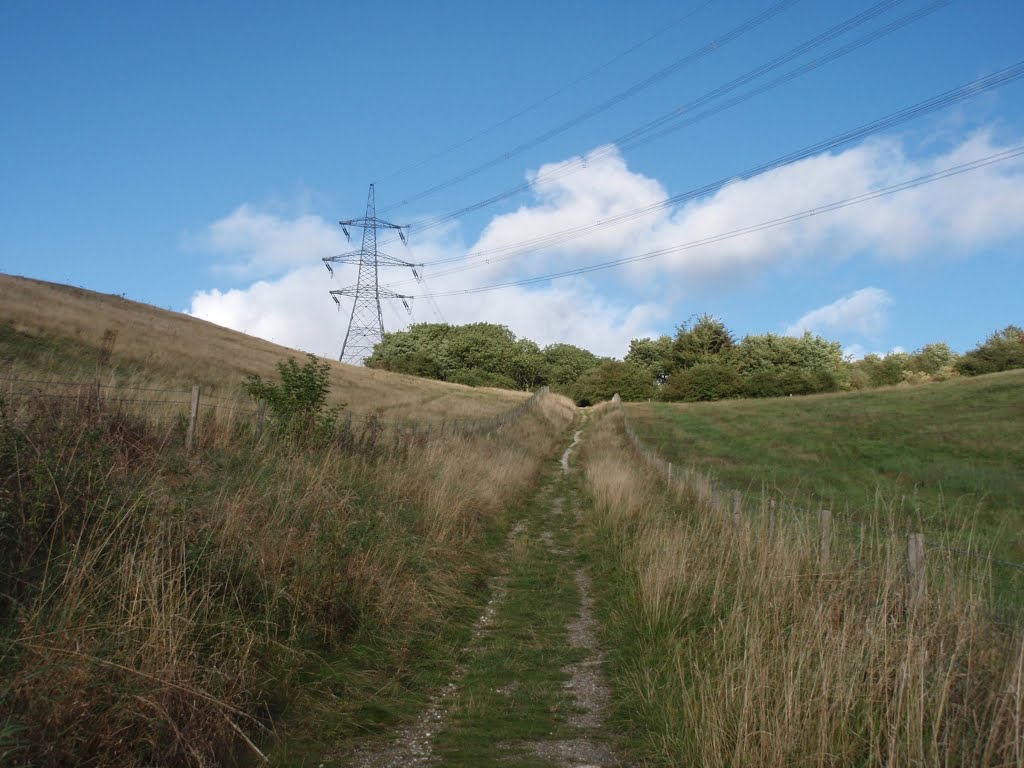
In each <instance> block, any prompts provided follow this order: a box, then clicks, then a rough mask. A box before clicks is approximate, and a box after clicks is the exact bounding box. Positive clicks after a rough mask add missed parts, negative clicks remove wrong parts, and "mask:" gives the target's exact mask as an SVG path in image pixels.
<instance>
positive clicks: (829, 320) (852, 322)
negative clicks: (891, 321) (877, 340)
mask: <svg viewBox="0 0 1024 768" xmlns="http://www.w3.org/2000/svg"><path fill="white" fill-rule="evenodd" d="M891 305H892V296H890V295H889V293H888V291H885V290H883V289H881V288H861V289H860V290H859V291H854V292H853V293H851V294H849V295H848V296H844V297H842V298H841V299H837V300H836V301H833V302H832V303H831V304H826V305H825V306H824V307H818V308H817V309H812V310H811V311H810V312H807V313H806V314H805V315H804V316H803V317H801V318H800V319H799V320H797V321H796V322H795V323H793V324H792V325H790V326H789V327H788V328H786V331H785V333H786V335H787V336H800V335H802V334H803V333H804V332H805V331H810V332H811V333H817V334H821V335H825V336H827V335H829V334H837V333H838V334H842V333H850V332H853V333H856V334H857V335H858V336H867V337H869V338H874V337H877V336H878V335H879V334H880V333H881V332H882V331H883V330H884V329H885V326H886V323H887V321H888V312H889V307H890V306H891Z"/></svg>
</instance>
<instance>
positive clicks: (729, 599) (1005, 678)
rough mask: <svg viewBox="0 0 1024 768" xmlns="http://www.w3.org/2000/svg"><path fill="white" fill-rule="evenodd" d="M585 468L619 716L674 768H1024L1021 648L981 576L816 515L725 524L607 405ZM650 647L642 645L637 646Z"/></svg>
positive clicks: (701, 492)
mask: <svg viewBox="0 0 1024 768" xmlns="http://www.w3.org/2000/svg"><path fill="white" fill-rule="evenodd" d="M595 421H596V423H595V426H594V427H593V428H592V430H591V433H590V436H589V438H588V440H587V441H586V443H585V448H584V451H583V461H584V463H585V467H586V478H587V482H588V484H589V487H590V489H591V493H592V495H593V513H592V518H591V519H592V522H593V523H594V525H595V527H596V529H597V530H599V531H601V532H602V533H601V535H602V538H603V540H604V542H605V546H606V547H607V549H608V551H609V552H610V553H613V555H614V557H615V559H616V561H617V564H618V567H619V568H621V569H622V572H623V574H624V575H625V577H626V578H625V579H624V580H620V581H619V582H618V583H621V584H625V585H627V586H625V587H623V588H622V592H621V594H620V595H619V596H618V598H617V599H618V600H619V601H620V602H619V604H618V609H617V610H616V611H615V612H614V613H613V615H614V616H616V617H617V618H618V621H619V622H620V623H619V626H617V627H613V629H612V632H613V633H615V634H616V635H618V636H619V637H620V638H631V639H628V640H623V642H626V643H631V644H633V645H634V646H635V647H634V648H633V649H632V650H631V651H630V653H629V654H628V655H624V658H622V659H621V661H620V664H619V666H618V668H617V677H618V683H619V691H620V694H621V695H622V697H623V700H624V701H625V702H626V705H625V706H624V710H625V711H627V712H628V713H629V717H631V718H632V719H633V721H634V724H635V725H636V726H639V727H641V728H642V729H643V733H644V739H643V740H644V742H645V746H646V747H647V748H648V749H649V750H650V751H651V752H653V753H656V754H657V755H658V756H659V757H660V759H661V760H664V761H666V762H669V763H671V764H687V765H690V764H697V765H707V766H726V765H729V766H739V765H742V766H754V765H758V766H761V765H763V766H790V765H900V766H902V765H972V766H973V765H981V766H996V765H1021V764H1022V763H1024V718H1022V713H1024V680H1022V670H1024V666H1022V665H1024V655H1022V654H1024V646H1022V640H1021V635H1020V633H1019V631H1017V630H1016V629H1013V628H1007V627H1004V626H1001V625H1000V624H999V623H998V622H997V621H996V620H994V619H993V617H992V615H991V614H990V612H989V608H988V605H987V603H986V599H985V596H986V594H987V583H986V574H985V573H984V571H983V569H979V568H977V567H976V566H972V565H971V564H969V563H965V562H963V561H956V560H952V559H949V558H946V557H943V556H941V555H940V554H938V553H931V554H930V555H929V573H928V587H927V590H926V592H925V595H924V597H923V599H922V600H921V601H920V602H919V603H916V604H915V602H914V601H913V600H912V599H911V597H910V595H909V588H908V581H907V572H906V560H905V557H906V555H905V546H906V545H905V542H903V541H902V540H898V539H892V538H890V537H889V536H888V535H868V536H866V537H865V538H864V539H863V540H861V539H842V538H837V539H836V540H835V541H834V542H833V544H832V557H831V562H830V565H829V567H828V568H827V569H823V567H822V563H821V562H820V561H819V557H818V536H819V531H818V528H817V525H816V524H815V521H814V520H813V519H811V518H809V517H804V518H793V519H782V520H779V522H778V525H777V529H776V530H775V531H773V532H771V535H770V532H769V527H768V524H767V520H766V516H764V515H761V516H759V517H755V518H753V519H752V518H750V517H749V516H748V517H747V518H745V519H744V520H743V522H742V524H741V526H740V527H739V528H738V529H737V528H736V527H735V526H734V524H733V521H732V518H731V515H730V514H728V513H726V512H725V511H724V510H719V509H717V508H716V507H715V506H714V505H713V504H711V503H709V498H708V495H707V493H706V489H705V488H703V487H702V486H701V484H700V483H697V484H694V483H693V482H690V481H691V480H693V479H694V477H693V476H690V475H684V479H683V480H681V481H680V482H678V483H676V484H673V486H672V487H671V488H668V487H666V485H665V482H664V480H663V479H662V478H661V477H660V476H658V475H656V474H654V473H653V472H651V471H650V470H649V469H647V468H646V467H645V466H644V465H643V464H642V463H641V462H640V461H639V459H638V458H637V457H636V456H635V455H634V454H632V453H631V451H630V450H629V449H628V448H627V442H626V439H625V435H624V432H623V431H622V428H621V420H620V417H619V415H618V413H617V411H616V409H614V408H604V409H602V410H600V411H599V412H598V415H597V416H596V419H595ZM638 638H639V639H638Z"/></svg>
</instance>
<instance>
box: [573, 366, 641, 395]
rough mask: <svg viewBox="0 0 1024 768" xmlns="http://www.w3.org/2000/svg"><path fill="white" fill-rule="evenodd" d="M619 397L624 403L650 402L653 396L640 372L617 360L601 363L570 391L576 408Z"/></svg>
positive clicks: (634, 367)
mask: <svg viewBox="0 0 1024 768" xmlns="http://www.w3.org/2000/svg"><path fill="white" fill-rule="evenodd" d="M616 393H618V395H619V397H621V398H622V399H623V400H626V401H637V400H649V399H650V398H652V397H653V396H654V382H652V381H651V379H650V377H649V376H648V374H647V371H645V370H644V369H642V368H638V367H637V366H635V365H630V364H629V363H624V362H622V361H620V360H602V361H601V363H600V365H598V366H597V367H596V368H592V369H591V370H589V371H587V372H586V373H585V374H583V375H582V376H581V377H580V378H579V380H578V381H577V382H576V386H575V387H573V388H572V396H573V398H574V399H575V400H576V403H577V405H590V404H592V403H596V402H599V401H601V400H610V399H611V398H612V396H613V395H615V394H616Z"/></svg>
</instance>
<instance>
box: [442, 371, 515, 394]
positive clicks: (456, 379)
mask: <svg viewBox="0 0 1024 768" xmlns="http://www.w3.org/2000/svg"><path fill="white" fill-rule="evenodd" d="M447 381H450V382H452V383H453V384H465V385H466V386H468V387H497V388H499V389H518V387H517V386H516V383H515V381H514V380H513V379H512V378H511V377H509V376H504V375H503V374H500V373H491V372H490V371H485V370H483V369H481V368H459V369H458V370H457V371H452V372H451V373H450V374H448V378H447Z"/></svg>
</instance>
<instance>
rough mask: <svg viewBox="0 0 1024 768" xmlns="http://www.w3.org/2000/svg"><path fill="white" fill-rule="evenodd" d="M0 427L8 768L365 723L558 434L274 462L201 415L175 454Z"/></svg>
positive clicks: (157, 441) (377, 445)
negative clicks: (295, 721) (370, 705)
mask: <svg viewBox="0 0 1024 768" xmlns="http://www.w3.org/2000/svg"><path fill="white" fill-rule="evenodd" d="M0 406H2V407H0V510H2V512H0V537H2V542H0V543H2V544H3V547H2V552H3V557H4V558H5V559H4V562H3V568H2V573H0V594H3V595H4V602H3V604H2V607H0V609H2V616H0V621H2V624H0V643H2V645H0V681H2V682H0V754H2V755H4V760H5V764H11V765H34V764H54V765H55V764H69V763H74V764H81V765H89V764H92V765H112V764H116V765H126V766H131V765H186V764H187V765H216V764H224V763H230V762H232V761H235V760H238V759H240V758H241V757H242V756H251V755H253V754H255V753H256V752H259V751H261V750H266V749H267V748H268V745H269V746H273V744H274V743H275V741H276V740H277V739H278V738H279V737H280V736H281V735H282V732H281V731H280V727H281V724H282V723H288V722H291V719H290V718H293V715H292V713H293V712H294V711H295V710H296V708H297V707H299V706H302V707H303V708H317V707H319V708H320V710H321V711H326V710H327V709H329V708H331V709H333V710H336V711H339V712H341V713H342V714H341V715H340V716H339V717H340V718H342V719H344V718H345V717H348V718H349V720H347V721H345V722H335V723H333V724H332V727H333V732H335V733H339V734H342V735H344V734H345V733H348V732H351V731H352V730H354V729H356V728H365V727H367V726H370V725H372V723H370V722H366V721H365V720H360V719H359V718H360V717H363V714H362V713H361V712H360V711H359V710H358V708H354V707H346V706H343V705H342V703H341V702H343V701H344V700H345V697H349V696H351V697H358V696H368V695H369V694H368V693H366V691H365V690H364V688H365V685H366V681H367V680H368V681H369V682H370V683H372V684H373V685H376V686H380V685H381V684H382V682H384V683H388V684H393V683H397V684H398V686H401V685H405V684H409V682H410V671H409V670H410V668H411V667H413V666H415V664H416V660H417V658H418V657H420V656H422V655H428V654H430V653H431V648H432V644H433V643H435V642H436V638H437V636H438V635H439V633H441V631H442V630H443V628H444V627H446V626H447V625H448V624H449V623H450V622H452V621H454V620H456V619H457V618H458V616H459V612H460V611H461V610H463V609H464V608H465V607H466V606H467V605H469V604H470V603H472V602H473V601H474V600H475V599H477V597H478V595H477V591H478V590H479V585H480V584H481V583H482V582H483V575H484V574H485V573H486V572H487V569H488V568H489V564H488V558H487V553H488V542H489V541H491V540H493V539H495V538H500V537H499V536H498V534H500V531H501V529H502V528H503V526H504V525H505V523H506V521H505V519H504V515H505V511H504V510H505V509H506V508H507V506H508V505H509V504H510V503H512V502H513V501H515V500H516V499H518V498H520V497H521V496H522V495H523V494H525V493H527V492H528V491H529V490H530V488H531V487H532V485H533V484H534V483H535V482H536V478H537V475H538V472H539V468H540V465H541V462H543V461H544V460H545V459H546V458H548V456H549V454H550V453H551V452H553V451H554V450H555V447H556V441H557V439H558V434H559V433H560V432H561V431H563V429H564V427H566V426H567V424H568V423H569V422H570V421H571V419H572V418H573V408H572V405H571V403H568V401H565V400H564V399H562V398H558V397H556V396H547V397H545V398H543V399H542V400H541V402H540V403H539V404H538V407H537V408H533V409H531V410H530V411H529V412H528V413H526V414H525V415H524V416H523V417H522V418H521V419H519V420H518V421H517V422H516V423H514V424H511V425H509V426H506V427H504V428H503V429H502V430H501V432H500V433H498V434H496V435H476V436H466V435H462V436H455V435H453V436H448V437H446V438H444V439H443V440H437V441H431V442H424V441H422V440H419V441H405V442H398V441H388V442H381V441H380V440H379V439H378V438H379V435H377V436H376V437H366V438H365V439H363V436H360V435H356V436H355V437H354V439H346V440H338V439H325V440H322V441H319V442H309V443H306V442H303V443H302V444H297V443H295V442H294V441H290V440H286V439H280V440H277V439H272V437H270V438H268V436H264V438H263V439H262V440H256V439H255V438H254V436H253V435H252V433H251V431H250V432H246V431H245V430H239V429H238V425H237V424H234V423H232V422H231V421H230V420H226V421H220V420H218V419H217V418H215V417H214V418H211V419H210V420H209V421H208V422H207V423H205V424H204V429H203V430H202V435H203V437H202V439H201V440H200V441H199V445H198V450H197V451H196V452H195V453H194V454H193V453H187V452H186V451H185V450H184V446H183V440H182V439H181V438H182V433H181V431H180V430H181V425H178V426H177V427H174V428H172V429H170V430H167V429H164V428H160V429H156V428H154V427H153V426H152V425H150V424H149V423H148V422H147V421H146V420H145V419H144V418H140V417H138V416H134V415H131V414H126V413H125V412H124V411H123V410H121V409H119V408H118V407H117V404H116V402H115V401H110V400H106V399H104V398H102V397H99V398H97V397H93V396H90V397H82V398H74V399H51V398H44V397H38V398H32V397H29V398H21V399H18V400H17V401H16V402H12V401H11V400H10V398H8V399H7V401H6V402H3V403H2V404H0ZM349 438H352V436H351V435H350V436H349ZM328 658H330V659H333V660H335V661H338V660H341V662H340V663H339V668H340V669H343V670H345V672H343V673H341V674H335V675H334V676H333V677H332V678H331V680H330V681H329V683H323V684H321V683H318V682H317V681H316V680H315V679H314V678H315V675H313V676H311V675H310V672H311V670H316V669H317V668H319V667H320V666H321V665H322V664H323V663H324V661H325V660H326V659H328ZM339 696H340V697H341V699H339ZM306 711H310V710H308V709H307V710H306ZM285 735H286V734H285Z"/></svg>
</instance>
